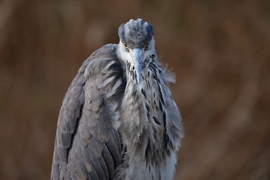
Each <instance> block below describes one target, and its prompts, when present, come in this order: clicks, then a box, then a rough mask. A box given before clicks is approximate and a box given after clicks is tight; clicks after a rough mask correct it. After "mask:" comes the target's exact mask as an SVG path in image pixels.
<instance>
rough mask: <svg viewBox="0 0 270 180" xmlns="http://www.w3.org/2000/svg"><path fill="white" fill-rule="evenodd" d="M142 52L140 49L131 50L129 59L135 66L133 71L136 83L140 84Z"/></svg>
mask: <svg viewBox="0 0 270 180" xmlns="http://www.w3.org/2000/svg"><path fill="white" fill-rule="evenodd" d="M143 54H144V50H143V49H140V48H134V49H132V50H131V58H132V60H133V61H134V64H135V70H136V74H137V82H138V83H140V82H141V69H142V60H143Z"/></svg>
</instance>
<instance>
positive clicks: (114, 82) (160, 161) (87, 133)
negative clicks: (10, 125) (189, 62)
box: [51, 19, 183, 180]
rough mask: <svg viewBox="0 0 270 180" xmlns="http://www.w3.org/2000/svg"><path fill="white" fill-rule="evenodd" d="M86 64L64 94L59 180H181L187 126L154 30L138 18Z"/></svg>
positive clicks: (57, 150) (56, 163) (56, 162)
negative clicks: (180, 153) (176, 177)
mask: <svg viewBox="0 0 270 180" xmlns="http://www.w3.org/2000/svg"><path fill="white" fill-rule="evenodd" d="M118 35H119V38H120V41H119V44H107V45H105V46H103V47H101V48H100V49H98V50H96V51H95V52H94V53H92V54H91V55H90V56H89V58H88V59H87V60H85V61H84V63H83V64H82V66H81V67H80V69H79V70H78V73H77V75H76V76H75V78H74V79H73V81H72V83H71V85H70V87H69V88H68V91H67V93H66V95H65V97H64V100H63V103H62V107H61V109H60V113H59V117H58V123H57V131H56V138H55V147H54V155H53V162H52V172H51V179H52V180H56V179H61V180H62V179H80V180H82V179H92V180H97V179H115V180H116V179H127V180H130V179H134V180H135V179H137V180H143V179H146V180H150V179H153V180H155V179H163V180H170V179H173V176H174V171H175V165H176V162H177V155H176V152H177V151H178V149H179V146H180V141H181V138H182V137H183V128H182V125H181V115H180V112H179V110H178V107H177V105H176V103H175V101H174V100H173V98H172V94H171V91H170V89H169V87H168V84H169V83H170V82H174V77H173V75H172V74H171V73H168V72H167V71H166V68H164V67H163V66H162V64H161V63H160V62H159V60H158V57H157V54H156V51H155V47H154V46H155V41H154V37H153V35H154V32H153V27H152V25H150V24H149V23H147V22H144V21H143V20H142V19H137V20H133V19H131V20H130V21H128V22H127V23H125V24H122V25H121V26H120V27H119V29H118Z"/></svg>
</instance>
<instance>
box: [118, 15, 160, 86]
mask: <svg viewBox="0 0 270 180" xmlns="http://www.w3.org/2000/svg"><path fill="white" fill-rule="evenodd" d="M118 35H119V38H120V42H119V53H120V56H121V58H122V59H123V60H124V61H125V62H128V63H130V64H131V66H132V67H134V68H135V71H136V72H135V73H136V80H137V82H138V83H140V81H141V69H142V63H143V61H144V60H145V59H146V57H148V56H150V55H152V54H155V53H156V52H155V47H154V46H155V41H154V37H153V35H154V31H153V27H152V25H151V24H149V23H148V22H144V21H143V20H142V19H137V20H133V19H131V20H130V21H128V22H127V23H126V24H122V25H121V26H120V27H119V29H118Z"/></svg>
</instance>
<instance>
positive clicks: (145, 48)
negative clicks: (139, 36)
mask: <svg viewBox="0 0 270 180" xmlns="http://www.w3.org/2000/svg"><path fill="white" fill-rule="evenodd" d="M148 48H149V42H148V43H147V44H146V45H145V46H144V50H147V49H148Z"/></svg>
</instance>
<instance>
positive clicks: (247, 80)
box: [0, 0, 270, 180]
mask: <svg viewBox="0 0 270 180" xmlns="http://www.w3.org/2000/svg"><path fill="white" fill-rule="evenodd" d="M138 17H140V18H142V19H144V20H146V21H148V22H150V23H151V24H152V25H153V26H154V30H155V40H156V49H157V53H158V55H159V58H160V60H161V61H162V62H163V63H166V64H168V66H169V68H171V69H173V71H174V72H175V73H176V76H177V82H176V84H172V85H171V88H172V92H173V96H174V98H175V100H176V102H177V104H178V106H179V108H180V109H181V113H182V116H183V123H184V127H185V138H184V139H183V141H182V148H181V149H180V151H179V153H178V157H179V159H178V165H177V169H176V175H175V180H197V179H198V180H201V179H203V180H204V179H208V180H212V179H213V180H216V179H218V180H232V179H234V180H242V179H243V180H253V179H254V180H257V179H258V180H269V179H270V108H269V107H270V1H269V0H260V1H257V0H246V1H241V0H239V1H232V0H228V1H223V0H191V1H188V0H168V1H161V0H148V1H143V0H138V1H130V0H128V1H120V0H114V1H109V0H107V1H106V0H100V1H96V0H78V1H75V0H65V1H64V0H47V1H45V0H41V1H38V0H1V1H0V142H1V143H0V179H2V180H17V179H18V180H24V179H25V180H34V179H40V180H46V179H49V177H50V170H51V160H52V154H53V146H54V138H55V131H56V124H57V116H58V112H59V109H60V107H61V102H62V99H63V97H64V94H65V92H66V90H67V88H68V86H69V84H70V82H71V80H72V79H73V77H74V76H75V74H76V72H77V70H78V69H79V67H80V66H81V64H82V62H83V61H84V60H85V59H86V58H87V57H88V56H89V55H90V54H91V53H92V52H93V51H94V50H96V49H98V48H99V47H100V46H102V45H104V44H107V43H118V41H119V40H118V35H117V29H118V27H119V25H120V24H122V23H124V22H127V21H128V20H129V19H130V18H133V19H137V18H138Z"/></svg>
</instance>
